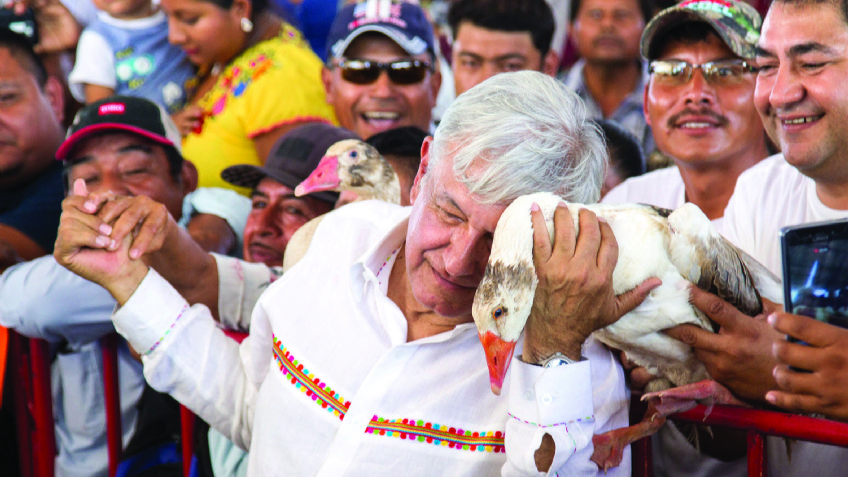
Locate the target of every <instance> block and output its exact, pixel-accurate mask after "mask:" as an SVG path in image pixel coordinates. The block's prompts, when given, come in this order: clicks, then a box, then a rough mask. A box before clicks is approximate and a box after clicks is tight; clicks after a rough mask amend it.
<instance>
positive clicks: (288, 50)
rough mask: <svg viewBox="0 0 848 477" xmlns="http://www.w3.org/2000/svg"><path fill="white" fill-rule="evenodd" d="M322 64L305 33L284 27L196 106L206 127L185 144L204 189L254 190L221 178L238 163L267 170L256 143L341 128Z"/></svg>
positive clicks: (239, 59) (231, 67) (242, 58)
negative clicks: (274, 133)
mask: <svg viewBox="0 0 848 477" xmlns="http://www.w3.org/2000/svg"><path fill="white" fill-rule="evenodd" d="M321 67H322V65H321V60H319V59H318V57H317V56H316V55H315V54H314V53H313V52H312V50H311V49H310V48H309V45H308V44H307V43H306V42H305V41H304V40H303V38H302V37H301V35H300V33H299V32H298V31H297V30H295V29H294V28H293V27H291V26H289V25H284V27H283V28H282V30H281V33H280V35H279V36H278V37H276V38H272V39H270V40H266V41H263V42H261V43H258V44H256V45H254V46H253V47H251V48H248V49H247V50H245V51H244V52H243V53H242V54H241V55H239V56H238V57H237V58H236V59H234V60H233V61H232V62H230V64H229V65H228V66H227V67H226V68H225V69H224V70H223V71H222V72H221V73H220V74H219V76H218V80H217V82H216V83H215V85H214V86H213V87H212V88H211V89H210V90H209V91H207V92H206V93H205V94H204V95H203V96H202V97H200V98H196V99H195V100H194V101H193V103H194V104H197V105H199V106H200V107H201V108H203V118H202V120H201V125H200V127H199V128H197V129H196V130H195V131H193V132H192V133H191V134H189V135H188V136H186V137H185V139H183V155H184V156H185V157H186V158H187V159H189V160H191V161H192V162H193V163H194V164H195V166H197V169H198V173H199V184H198V185H199V186H200V187H225V188H229V189H235V190H237V191H239V192H241V193H243V194H248V193H249V192H250V191H248V190H247V189H244V188H239V187H236V186H233V185H232V184H229V183H228V182H225V181H224V180H223V179H221V171H222V170H224V169H226V168H227V167H229V166H232V165H236V164H253V165H261V164H262V163H263V162H264V158H262V159H260V158H259V156H258V155H257V153H256V149H255V147H254V144H253V139H254V138H255V137H256V136H258V135H260V134H262V133H264V132H268V131H271V130H273V129H274V128H276V127H279V126H283V125H286V124H290V123H295V122H301V121H322V122H330V123H335V121H336V119H335V114H334V112H333V109H332V108H331V107H330V105H328V104H327V99H326V95H325V92H324V85H323V83H322V82H321Z"/></svg>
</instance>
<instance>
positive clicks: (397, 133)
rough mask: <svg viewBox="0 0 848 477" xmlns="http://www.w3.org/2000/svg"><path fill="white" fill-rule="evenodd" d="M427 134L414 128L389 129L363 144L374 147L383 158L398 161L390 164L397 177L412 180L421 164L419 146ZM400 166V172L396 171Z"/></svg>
mask: <svg viewBox="0 0 848 477" xmlns="http://www.w3.org/2000/svg"><path fill="white" fill-rule="evenodd" d="M427 136H429V134H427V133H426V132H424V131H422V130H421V129H420V128H417V127H415V126H405V127H402V128H395V129H389V130H388V131H383V132H380V133H377V134H375V135H373V136H371V137H370V138H368V139H367V140H366V141H365V142H367V143H368V144H370V145H372V146H374V148H375V149H377V151H378V152H379V153H380V154H382V155H383V156H393V157H395V158H398V159H400V161H395V162H393V163H392V167H394V168H396V170H395V173H397V175H401V174H406V175H408V176H409V177H412V178H414V177H415V174H416V173H417V172H418V166H419V164H420V163H421V144H422V143H423V142H424V139H426V138H427ZM397 166H400V167H401V168H402V170H397Z"/></svg>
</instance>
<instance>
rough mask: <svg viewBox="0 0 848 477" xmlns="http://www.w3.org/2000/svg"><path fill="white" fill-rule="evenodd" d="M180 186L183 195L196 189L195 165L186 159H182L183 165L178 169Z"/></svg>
mask: <svg viewBox="0 0 848 477" xmlns="http://www.w3.org/2000/svg"><path fill="white" fill-rule="evenodd" d="M180 186H181V187H182V189H183V196H186V195H188V194H189V193H191V192H194V190H195V189H197V167H195V166H194V163H193V162H191V161H189V160H188V159H183V166H182V168H181V169H180Z"/></svg>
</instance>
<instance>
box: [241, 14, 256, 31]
mask: <svg viewBox="0 0 848 477" xmlns="http://www.w3.org/2000/svg"><path fill="white" fill-rule="evenodd" d="M239 25H240V26H241V31H243V32H245V33H250V32H252V31H253V22H252V21H250V18H247V17H243V18H242V19H241V22H240V23H239Z"/></svg>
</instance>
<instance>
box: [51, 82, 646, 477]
mask: <svg viewBox="0 0 848 477" xmlns="http://www.w3.org/2000/svg"><path fill="white" fill-rule="evenodd" d="M421 156H422V157H421V167H420V169H419V171H418V174H417V176H416V178H415V183H414V186H413V189H412V193H411V199H412V203H413V205H412V206H411V207H399V206H395V205H389V204H385V203H380V202H376V201H369V202H361V203H357V204H352V205H349V206H347V207H344V208H342V209H339V210H337V211H335V212H332V213H331V214H329V215H328V216H327V217H326V218H325V219H324V222H322V224H321V227H320V228H319V229H318V230H317V232H316V234H315V236H314V238H313V242H312V246H311V247H310V249H309V251H308V252H307V254H306V255H305V257H304V258H303V259H302V261H301V262H300V263H299V264H298V266H296V267H294V268H292V269H291V270H290V271H289V272H287V273H286V274H285V275H283V276H282V277H281V278H280V279H279V280H277V281H276V282H274V283H273V284H272V285H271V286H270V287H269V288H268V289H267V291H265V292H264V293H263V294H262V296H261V297H260V298H259V301H258V303H257V305H256V308H255V310H254V312H253V316H252V319H251V328H250V336H249V337H248V338H247V339H246V340H245V341H244V342H243V343H242V344H241V345H238V344H236V343H235V342H233V341H231V340H228V339H227V337H226V336H225V335H224V334H223V333H222V332H221V331H220V330H219V329H218V328H217V327H216V326H215V323H214V321H213V319H212V317H211V316H210V314H209V312H208V310H207V309H206V308H205V307H203V306H189V305H188V303H187V302H186V301H185V300H184V299H183V298H182V297H181V296H180V295H179V294H178V293H177V292H176V291H175V290H174V289H173V288H171V286H170V285H169V284H168V283H167V282H166V281H165V280H164V279H163V278H162V277H161V276H159V275H158V274H157V273H156V272H155V271H153V270H150V269H148V267H147V266H146V265H145V264H144V262H142V261H141V260H137V259H133V258H131V257H130V255H129V253H128V250H129V248H130V247H131V244H130V240H131V239H130V238H128V237H111V238H114V239H115V240H119V241H121V243H122V244H123V245H122V246H121V247H120V248H119V249H118V250H115V251H110V250H108V249H98V248H97V246H96V241H95V238H96V237H97V236H99V235H100V232H98V230H97V227H98V225H99V222H98V220H99V218H98V217H97V216H96V215H89V214H88V213H87V212H85V210H84V209H83V207H82V206H83V204H86V203H87V204H89V205H91V204H94V205H95V207H94V208H97V207H98V206H99V205H100V204H102V203H103V202H104V201H106V200H107V199H106V198H100V197H93V196H87V197H71V198H69V199H68V200H67V201H66V202H65V204H64V214H65V217H64V219H63V224H65V226H67V227H69V228H70V225H68V224H77V225H76V226H75V227H74V228H75V229H76V230H80V229H82V231H80V232H79V233H77V234H67V233H64V232H65V230H60V239H59V241H58V245H57V249H58V251H57V252H56V255H57V257H59V260H60V261H61V262H62V263H63V264H65V265H66V266H68V267H69V268H70V269H72V270H73V271H75V272H77V273H79V274H81V275H83V276H86V277H87V278H89V279H91V280H94V281H96V282H98V283H101V284H103V286H105V287H106V288H107V289H109V290H110V292H112V293H113V295H114V296H115V298H116V299H117V300H118V302H119V303H120V304H121V307H120V308H119V309H118V310H117V312H116V313H115V315H114V316H113V319H114V321H115V325H116V328H117V329H118V331H119V332H120V333H122V334H123V335H124V336H126V337H127V339H128V340H129V341H130V343H131V344H132V345H133V346H134V347H135V349H137V350H138V351H140V352H141V354H142V357H143V358H142V359H143V362H144V368H145V369H144V371H145V377H146V378H147V379H148V381H149V382H150V384H151V385H152V386H154V387H155V388H157V389H160V390H163V391H166V392H169V393H171V394H172V395H173V396H174V397H175V398H177V399H178V400H179V401H181V402H183V403H184V404H186V405H187V406H189V407H190V408H191V409H192V410H193V411H195V412H196V413H198V414H199V415H200V416H201V417H202V418H203V419H204V420H206V421H207V422H209V423H210V425H212V426H214V427H215V428H216V429H218V430H220V431H221V432H223V433H224V434H225V435H227V436H229V437H231V438H232V439H233V440H234V441H235V442H236V443H238V444H239V445H241V446H244V447H245V448H249V449H250V463H249V470H248V474H249V475H255V476H260V475H261V476H265V475H316V474H317V475H397V474H404V475H449V474H450V475H492V474H497V473H502V474H504V475H539V474H540V473H543V474H548V475H554V474H555V473H557V472H558V473H559V475H599V474H600V471H599V470H598V468H597V466H596V465H595V464H594V463H593V462H591V461H590V459H589V458H590V456H591V454H592V451H593V446H592V436H593V434H598V433H601V432H605V431H608V430H611V429H614V428H619V427H624V426H626V425H627V397H628V395H627V391H626V388H625V382H624V376H623V373H622V371H621V368H620V366H619V365H618V363H617V362H616V360H615V358H614V357H613V355H612V354H611V353H610V352H609V351H608V350H607V349H606V348H604V347H603V346H601V345H600V344H599V343H597V342H596V341H594V340H593V339H592V338H591V337H588V335H589V334H590V333H591V331H594V330H595V329H598V328H600V327H602V326H605V325H607V324H609V323H611V322H613V321H615V320H617V319H618V318H619V317H621V316H622V315H623V314H624V313H625V312H626V311H628V310H630V309H632V308H633V307H635V306H636V305H637V304H638V303H640V302H641V301H642V300H643V299H644V297H645V296H646V295H647V293H648V291H649V290H650V288H652V287H653V286H656V285H657V281H656V280H647V281H646V282H644V283H642V284H641V285H639V286H637V287H636V288H634V289H633V290H631V291H629V292H626V293H624V294H622V295H619V296H616V295H615V294H614V292H613V290H612V271H613V268H614V266H615V262H616V259H617V244H616V242H615V238H614V237H613V235H612V231H611V229H610V227H609V225H608V224H606V223H604V222H602V221H599V220H598V219H597V218H596V217H595V216H594V215H593V214H591V213H590V212H588V211H582V212H581V213H580V233H579V234H577V233H575V231H574V227H573V225H572V223H571V219H570V218H569V217H568V214H567V211H566V209H565V207H560V208H559V209H558V210H557V213H556V216H555V225H556V236H555V242H554V244H553V246H552V245H551V244H550V243H543V241H539V242H538V243H537V245H536V247H535V251H534V252H535V256H536V261H537V262H538V263H537V273H538V274H539V277H540V285H539V288H538V290H537V301H536V303H535V307H534V309H533V312H532V313H531V316H530V319H529V320H528V324H527V328H526V335H525V340H524V343H523V349H522V348H521V347H519V350H518V351H517V352H516V355H517V356H516V357H515V358H514V363H513V366H512V367H511V371H510V372H511V374H510V376H509V377H508V379H507V380H506V382H505V384H504V392H502V394H501V395H500V396H495V395H493V394H492V393H491V391H490V387H489V378H488V371H487V367H486V365H485V359H484V356H483V353H482V352H481V349H480V348H481V347H480V343H479V339H478V335H477V331H476V328H475V326H474V324H473V323H472V317H471V304H472V301H473V297H474V294H475V291H476V288H477V285H478V283H479V282H480V279H481V277H482V275H483V272H484V269H485V266H486V262H487V260H488V257H489V251H490V247H491V242H492V235H493V232H494V229H495V226H496V223H497V221H498V218H499V217H500V215H501V213H502V212H503V210H504V209H505V208H506V206H507V205H508V204H509V203H510V202H511V201H512V200H514V199H515V198H516V197H518V196H519V195H524V194H527V193H531V192H538V191H549V192H553V193H556V194H559V195H561V196H562V197H563V198H564V199H565V200H568V201H573V202H584V203H585V202H595V201H596V200H597V199H598V196H599V192H600V187H601V182H602V179H603V169H604V161H605V148H604V143H603V140H602V139H601V137H600V135H599V132H598V130H597V128H596V126H594V125H593V123H591V122H590V121H589V120H588V118H587V117H586V114H585V109H584V107H583V106H582V104H581V103H580V101H579V99H578V98H577V97H576V96H575V95H574V94H573V93H571V92H570V91H569V90H568V89H567V88H566V87H565V86H563V85H561V84H560V83H558V82H557V81H555V80H554V79H552V78H550V77H547V76H545V75H543V74H541V73H537V72H530V71H524V72H518V73H507V74H502V75H498V76H496V77H493V78H491V79H489V80H487V81H485V82H483V83H481V84H480V85H478V86H476V87H474V88H472V89H470V90H469V91H468V92H466V93H465V94H463V95H461V96H460V97H459V98H458V99H457V101H456V102H455V103H453V105H452V106H451V107H450V108H449V109H448V111H447V112H446V114H445V116H444V118H443V120H442V123H441V124H440V126H439V128H438V130H437V131H436V134H435V137H434V138H428V139H427V140H426V141H425V143H424V145H423V147H422V152H421ZM107 203H108V202H107ZM533 213H534V214H536V219H540V217H539V214H540V212H538V211H534V212H533ZM95 214H96V212H95ZM578 235H579V237H578ZM339 237H344V239H343V240H339ZM83 244H85V245H87V246H89V247H93V248H85V247H84V246H83ZM133 255H135V254H133ZM552 358H555V359H552ZM543 363H547V366H542V365H541V364H543ZM629 460H630V459H629V452H626V453H625V456H624V464H623V465H622V466H621V467H620V468H617V469H613V470H612V471H610V474H612V475H629V474H630V466H629Z"/></svg>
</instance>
